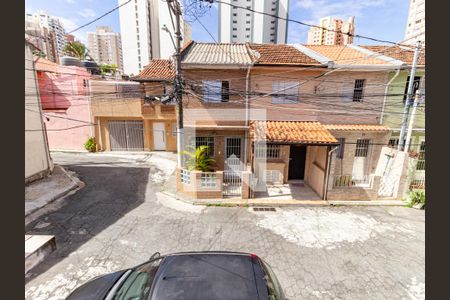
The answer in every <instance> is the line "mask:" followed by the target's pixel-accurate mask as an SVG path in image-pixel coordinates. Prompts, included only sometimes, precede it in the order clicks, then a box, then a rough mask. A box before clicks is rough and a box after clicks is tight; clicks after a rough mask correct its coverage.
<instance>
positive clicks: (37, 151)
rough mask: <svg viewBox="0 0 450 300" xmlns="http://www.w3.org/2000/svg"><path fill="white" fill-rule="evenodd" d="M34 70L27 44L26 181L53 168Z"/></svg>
mask: <svg viewBox="0 0 450 300" xmlns="http://www.w3.org/2000/svg"><path fill="white" fill-rule="evenodd" d="M33 69H34V62H33V55H32V51H31V48H30V46H29V45H28V44H27V43H25V180H27V179H28V178H29V177H30V176H33V175H36V174H38V173H40V172H43V171H46V170H48V169H49V168H52V163H51V159H50V155H49V152H48V148H47V141H46V138H45V131H44V127H43V121H42V116H41V113H40V101H39V96H38V95H39V94H38V89H37V79H36V73H35V71H33Z"/></svg>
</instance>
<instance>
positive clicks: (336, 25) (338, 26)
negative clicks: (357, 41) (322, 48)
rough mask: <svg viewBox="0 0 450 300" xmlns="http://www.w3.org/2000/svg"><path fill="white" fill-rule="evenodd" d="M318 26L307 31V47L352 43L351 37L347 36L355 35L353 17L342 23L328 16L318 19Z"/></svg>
mask: <svg viewBox="0 0 450 300" xmlns="http://www.w3.org/2000/svg"><path fill="white" fill-rule="evenodd" d="M318 26H319V27H311V28H310V29H309V31H308V42H307V44H308V45H336V46H340V45H347V44H352V43H353V37H352V36H349V35H348V34H352V35H353V34H354V33H355V17H350V18H348V20H347V21H344V20H341V19H335V18H333V17H331V16H329V17H325V18H322V19H320V22H319V24H318ZM345 33H347V34H345Z"/></svg>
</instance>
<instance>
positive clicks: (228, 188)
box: [222, 171, 242, 197]
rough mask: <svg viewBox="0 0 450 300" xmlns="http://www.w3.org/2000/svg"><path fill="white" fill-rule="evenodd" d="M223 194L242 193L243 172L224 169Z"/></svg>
mask: <svg viewBox="0 0 450 300" xmlns="http://www.w3.org/2000/svg"><path fill="white" fill-rule="evenodd" d="M222 186H223V196H224V197H237V196H241V195H242V172H241V171H224V172H223V185H222Z"/></svg>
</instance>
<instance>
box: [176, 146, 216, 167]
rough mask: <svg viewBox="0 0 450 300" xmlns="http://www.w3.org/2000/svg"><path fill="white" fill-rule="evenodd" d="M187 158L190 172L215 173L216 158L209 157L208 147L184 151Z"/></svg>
mask: <svg viewBox="0 0 450 300" xmlns="http://www.w3.org/2000/svg"><path fill="white" fill-rule="evenodd" d="M182 154H184V155H185V156H186V168H187V169H188V170H198V171H202V172H211V171H213V168H212V165H213V164H214V163H215V160H214V158H211V157H209V156H208V146H200V147H198V148H197V149H195V150H193V149H192V150H191V151H183V152H182Z"/></svg>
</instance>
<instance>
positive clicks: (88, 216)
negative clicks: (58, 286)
mask: <svg viewBox="0 0 450 300" xmlns="http://www.w3.org/2000/svg"><path fill="white" fill-rule="evenodd" d="M66 166H67V167H68V168H69V170H71V171H75V172H76V173H77V174H78V176H79V178H80V179H81V180H82V181H83V182H84V183H85V184H86V185H85V187H84V188H82V189H81V190H79V191H78V192H77V193H75V194H73V195H70V196H68V197H66V198H65V199H64V204H63V206H62V207H61V208H60V209H58V210H57V211H53V212H49V213H47V214H45V215H43V216H41V217H39V218H38V219H37V220H35V221H34V222H31V223H30V224H28V226H26V228H25V232H26V234H50V235H54V236H55V238H56V243H57V249H56V251H54V252H53V253H52V254H50V255H49V256H48V257H47V258H46V260H45V261H44V262H42V263H41V264H39V265H38V266H36V267H35V268H34V269H32V270H31V274H30V276H29V277H28V278H26V280H25V281H26V283H27V282H29V281H30V280H32V279H33V278H34V277H35V276H37V275H38V274H41V273H43V272H45V271H46V270H48V269H49V268H51V267H52V266H53V265H54V264H56V263H58V262H59V261H60V260H61V259H63V258H65V257H67V256H68V255H69V254H70V253H72V252H74V251H75V250H76V249H78V248H79V247H80V246H81V245H83V244H84V243H86V242H87V241H88V240H90V239H91V238H93V237H95V236H96V235H97V234H98V233H100V232H101V231H102V230H104V229H105V228H107V227H108V226H110V225H111V224H113V223H115V222H116V221H117V220H119V219H120V218H122V216H124V215H125V214H126V213H128V212H129V211H131V210H133V209H134V208H136V207H138V206H139V205H140V204H142V203H143V202H144V201H145V192H146V186H147V183H148V180H149V168H142V167H141V168H130V167H107V166H105V167H100V166H76V165H66ZM38 224H39V226H37V227H36V225H38Z"/></svg>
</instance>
